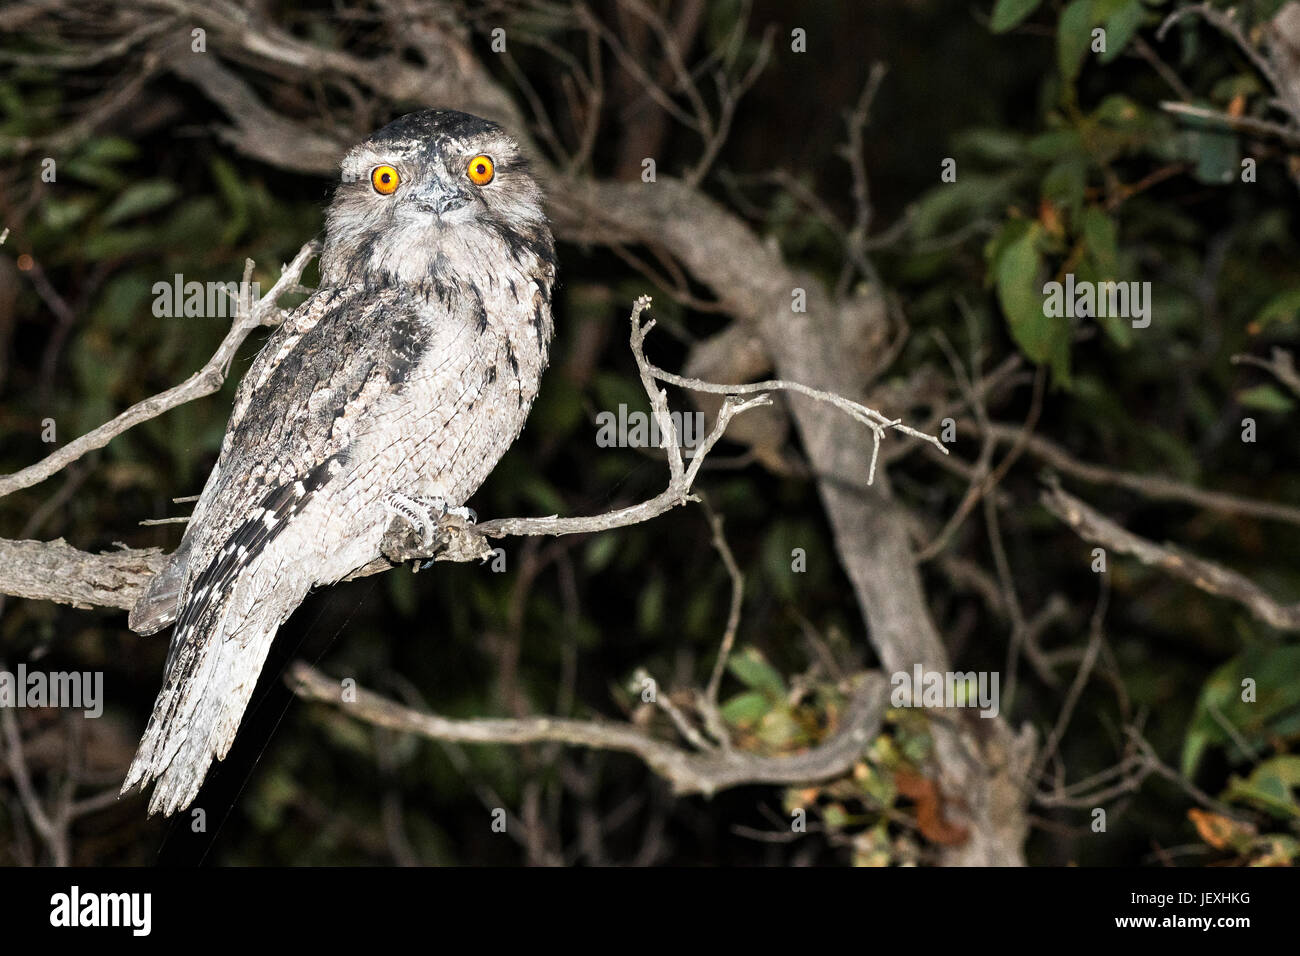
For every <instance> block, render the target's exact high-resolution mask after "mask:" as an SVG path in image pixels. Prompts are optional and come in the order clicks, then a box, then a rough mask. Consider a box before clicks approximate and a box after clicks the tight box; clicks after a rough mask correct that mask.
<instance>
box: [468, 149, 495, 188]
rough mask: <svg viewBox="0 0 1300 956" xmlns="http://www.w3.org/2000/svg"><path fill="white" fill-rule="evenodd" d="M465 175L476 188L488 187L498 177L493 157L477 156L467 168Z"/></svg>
mask: <svg viewBox="0 0 1300 956" xmlns="http://www.w3.org/2000/svg"><path fill="white" fill-rule="evenodd" d="M465 175H466V176H468V177H469V181H470V182H472V183H473V184H474V185H475V186H486V185H487V184H488V183H490V182H492V177H493V176H495V175H496V166H495V165H493V163H492V157H491V156H475V157H474V158H473V159H471V160H470V161H469V165H468V166H466V167H465Z"/></svg>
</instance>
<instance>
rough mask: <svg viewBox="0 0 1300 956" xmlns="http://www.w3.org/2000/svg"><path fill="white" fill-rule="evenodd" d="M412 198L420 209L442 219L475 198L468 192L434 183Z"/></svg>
mask: <svg viewBox="0 0 1300 956" xmlns="http://www.w3.org/2000/svg"><path fill="white" fill-rule="evenodd" d="M411 198H412V201H413V202H414V203H415V205H416V207H417V208H418V209H421V210H423V211H424V212H431V213H434V214H436V215H437V216H439V217H442V216H445V215H447V214H448V213H450V212H454V211H455V210H457V209H459V208H461V207H462V206H465V205H467V204H468V203H469V201H470V199H472V198H473V197H472V196H471V195H470V194H469V191H468V190H464V189H459V188H457V187H455V186H450V187H448V186H444V185H441V184H436V183H434V184H430V185H428V186H426V187H424V188H423V189H422V190H420V191H419V192H418V193H416V194H415V195H414V196H413V197H411Z"/></svg>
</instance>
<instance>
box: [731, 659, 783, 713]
mask: <svg viewBox="0 0 1300 956" xmlns="http://www.w3.org/2000/svg"><path fill="white" fill-rule="evenodd" d="M727 670H729V671H731V673H732V674H733V675H734V676H735V678H736V679H737V680H738V681H740V682H741V683H742V684H744V685H745V686H746V687H748V688H749V689H750V690H755V691H758V692H759V693H761V694H763V695H765V696H766V697H767V698H768V699H769V700H771V701H778V700H783V699H784V698H785V681H784V680H782V679H781V675H780V673H779V672H778V671H777V670H776V668H775V667H773V666H772V665H771V664H769V663H768V662H767V659H766V658H764V657H763V655H762V653H760V652H759V651H758V649H757V648H753V647H746V648H744V649H742V650H740V651H737V652H736V653H735V654H732V655H731V657H730V658H729V659H728V660H727Z"/></svg>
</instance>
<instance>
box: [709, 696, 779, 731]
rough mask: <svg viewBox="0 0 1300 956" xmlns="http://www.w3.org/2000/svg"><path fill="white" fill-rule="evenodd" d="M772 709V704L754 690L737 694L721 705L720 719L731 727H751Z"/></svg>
mask: <svg viewBox="0 0 1300 956" xmlns="http://www.w3.org/2000/svg"><path fill="white" fill-rule="evenodd" d="M771 709H772V702H771V701H770V700H768V699H767V697H765V696H764V695H763V694H760V693H759V692H758V691H756V690H750V691H746V692H745V693H743V694H737V695H736V696H735V697H733V698H731V700H729V701H727V702H726V703H725V704H723V705H722V707H721V711H722V719H723V720H725V721H726V722H727V723H729V724H731V725H732V726H733V727H752V726H753V725H754V724H756V723H758V722H759V721H760V720H762V719H763V715H764V714H766V713H767V712H768V711H769V710H771Z"/></svg>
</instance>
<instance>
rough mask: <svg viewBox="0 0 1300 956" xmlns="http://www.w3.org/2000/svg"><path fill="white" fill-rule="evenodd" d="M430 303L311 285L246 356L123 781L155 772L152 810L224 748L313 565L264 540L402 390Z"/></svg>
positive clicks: (425, 336)
mask: <svg viewBox="0 0 1300 956" xmlns="http://www.w3.org/2000/svg"><path fill="white" fill-rule="evenodd" d="M435 314H436V310H435ZM429 316H430V310H428V309H424V310H421V309H417V308H416V307H415V305H414V303H412V302H408V301H404V300H402V299H400V298H398V297H395V296H394V297H384V296H377V295H372V296H368V297H362V296H360V295H348V294H345V293H339V292H327V293H318V294H317V296H315V297H313V299H312V300H309V302H307V303H304V305H303V306H302V307H301V308H300V309H299V310H298V312H296V313H295V314H294V316H292V317H291V318H290V319H289V320H286V322H285V324H284V325H283V326H282V327H281V328H280V329H279V330H277V332H276V333H275V334H274V335H273V336H272V337H271V338H270V339H268V341H267V344H266V346H265V347H264V348H263V351H262V353H261V354H259V356H258V358H257V359H256V360H255V361H254V363H253V365H252V366H251V367H250V369H249V372H248V374H247V375H246V376H245V379H244V382H243V383H241V386H240V389H239V393H238V396H237V399H236V404H235V410H234V412H233V414H232V416H231V422H230V425H229V427H228V430H227V434H226V438H225V441H224V442H223V447H222V453H221V457H220V460H219V463H218V467H217V474H216V477H215V478H213V479H212V480H210V481H209V482H208V485H207V486H206V488H205V490H204V493H203V495H202V497H201V499H200V501H199V503H198V505H197V506H196V508H195V515H196V517H195V519H194V526H193V528H192V529H191V533H192V536H193V537H192V540H191V542H190V543H189V545H188V547H189V548H190V555H189V559H188V561H189V563H188V571H187V573H186V575H185V584H184V585H183V587H182V589H181V597H180V602H179V608H180V611H179V614H178V616H177V622H176V630H175V633H174V634H173V635H172V641H171V647H170V650H169V653H168V660H167V668H166V671H167V673H166V678H165V681H164V685H163V688H162V691H161V692H160V693H159V696H158V700H157V701H156V703H155V704H154V710H153V715H152V716H151V717H150V720H149V726H148V728H147V729H146V731H145V735H144V737H143V739H142V740H141V743H140V749H139V751H138V753H137V754H136V758H135V760H134V762H133V763H132V765H131V769H130V770H129V771H128V774H127V779H126V782H125V784H124V785H123V790H126V789H129V788H130V787H132V786H134V785H136V784H143V783H147V782H148V781H149V780H151V779H154V778H157V779H158V786H157V787H156V788H155V792H154V797H153V800H152V801H151V805H150V806H151V810H157V809H163V810H164V811H165V812H168V813H170V812H172V811H173V810H175V809H177V808H178V807H182V806H186V805H187V804H188V803H189V802H190V801H191V800H192V799H193V798H194V796H195V794H197V792H198V789H199V786H200V785H201V784H202V781H203V777H204V775H205V774H206V772H207V768H208V766H209V765H210V764H211V761H212V758H213V757H214V756H216V757H218V758H220V757H224V756H225V753H226V751H227V750H228V748H229V746H230V743H231V741H232V740H233V739H234V734H235V731H236V729H237V728H238V725H239V721H240V719H241V718H242V715H243V712H244V709H245V708H246V707H247V703H248V700H249V698H250V697H251V695H252V691H253V687H254V685H255V684H256V680H257V675H258V673H259V672H260V670H261V667H262V664H263V662H264V660H265V657H266V653H267V651H268V650H269V648H270V643H271V639H272V638H273V637H274V635H275V632H276V629H278V627H279V625H280V623H281V622H282V621H283V620H284V619H285V618H286V617H288V615H289V614H290V613H292V611H293V609H294V608H295V607H296V606H297V605H298V603H299V602H300V601H301V600H302V598H303V597H304V596H305V594H306V591H307V589H308V588H309V587H310V586H311V577H310V571H311V569H306V574H305V576H304V574H303V573H297V574H291V575H285V576H282V575H281V572H282V570H283V567H284V565H285V564H286V561H289V560H291V558H286V556H284V555H278V554H277V555H273V556H272V555H268V549H270V548H271V546H272V543H273V542H274V541H275V540H276V538H277V537H278V536H279V535H281V534H282V533H283V532H284V531H285V530H286V529H287V528H289V527H291V526H292V525H293V522H294V520H295V518H296V517H297V516H298V515H299V514H301V513H302V511H303V510H304V508H306V507H307V505H308V504H309V503H310V502H311V501H312V499H313V496H315V495H317V494H318V493H319V492H320V490H321V489H322V488H323V487H324V486H325V485H326V484H327V483H328V482H329V480H330V479H331V478H332V477H334V475H335V474H337V472H338V471H339V470H340V468H341V467H342V466H343V465H344V464H345V463H346V462H347V458H348V453H349V448H350V447H351V446H352V444H353V442H354V441H355V440H356V439H357V437H358V435H360V434H362V433H364V432H365V430H366V428H367V426H368V423H369V422H370V421H371V418H372V415H373V413H374V412H375V410H376V408H377V406H378V405H379V404H380V403H381V402H383V401H384V400H385V399H387V398H388V397H390V396H393V395H394V394H396V393H399V392H400V391H401V389H402V388H403V386H404V384H405V383H406V381H407V380H408V376H409V374H410V371H411V369H412V367H413V366H414V364H415V363H416V362H417V361H418V360H419V359H420V357H421V356H422V355H423V354H424V352H425V351H427V350H428V348H429V347H430V342H431V341H432V338H431V332H430V330H431V324H430V323H431V321H434V320H431V319H430V318H429ZM447 318H448V319H450V318H451V316H447ZM264 557H265V560H263V558H264ZM245 576H246V577H247V578H248V580H247V581H242V579H243V578H245ZM254 579H256V580H254ZM241 582H242V583H241Z"/></svg>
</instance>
